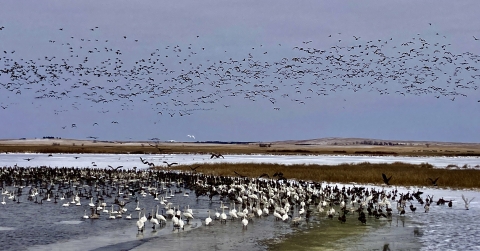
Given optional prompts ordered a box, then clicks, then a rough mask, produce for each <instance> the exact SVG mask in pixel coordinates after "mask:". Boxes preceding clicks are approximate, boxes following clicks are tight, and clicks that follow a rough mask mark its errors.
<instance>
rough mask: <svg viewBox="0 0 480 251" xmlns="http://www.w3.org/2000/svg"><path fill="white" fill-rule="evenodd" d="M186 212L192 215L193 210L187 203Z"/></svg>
mask: <svg viewBox="0 0 480 251" xmlns="http://www.w3.org/2000/svg"><path fill="white" fill-rule="evenodd" d="M187 212H189V213H190V214H191V215H193V210H192V209H191V208H190V205H187Z"/></svg>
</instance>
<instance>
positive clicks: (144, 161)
mask: <svg viewBox="0 0 480 251" xmlns="http://www.w3.org/2000/svg"><path fill="white" fill-rule="evenodd" d="M140 160H141V161H142V163H143V164H146V165H148V166H150V167H154V166H155V164H153V163H152V162H148V161H146V160H144V159H142V157H140Z"/></svg>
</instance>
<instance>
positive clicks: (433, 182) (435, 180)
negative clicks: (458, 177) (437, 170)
mask: <svg viewBox="0 0 480 251" xmlns="http://www.w3.org/2000/svg"><path fill="white" fill-rule="evenodd" d="M438 178H440V177H437V178H436V179H432V178H428V179H429V180H430V181H431V182H432V185H433V186H437V180H438Z"/></svg>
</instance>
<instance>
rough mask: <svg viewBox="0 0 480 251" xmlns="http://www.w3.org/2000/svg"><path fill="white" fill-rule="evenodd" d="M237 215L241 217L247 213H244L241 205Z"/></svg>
mask: <svg viewBox="0 0 480 251" xmlns="http://www.w3.org/2000/svg"><path fill="white" fill-rule="evenodd" d="M237 216H238V217H240V218H242V217H243V216H245V213H243V211H241V210H240V205H238V211H237Z"/></svg>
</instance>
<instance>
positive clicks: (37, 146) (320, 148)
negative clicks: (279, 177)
mask: <svg viewBox="0 0 480 251" xmlns="http://www.w3.org/2000/svg"><path fill="white" fill-rule="evenodd" d="M298 142H301V141H293V142H285V141H279V142H272V143H268V144H266V143H251V142H247V143H218V142H152V141H96V140H75V139H16V140H5V139H3V140H0V152H4V153H92V154H94V153H99V154H101V153H110V154H186V153H188V154H209V153H221V154H269V155H319V156H320V155H347V156H402V157H440V156H445V157H480V144H475V143H443V142H437V143H430V144H429V143H426V144H429V145H428V146H426V145H425V144H418V143H416V144H413V143H405V144H402V145H352V144H351V142H350V143H348V142H347V143H338V144H337V142H334V143H331V142H317V143H315V142H311V143H298ZM412 142H413V141H412ZM410 144H411V145H410Z"/></svg>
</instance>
